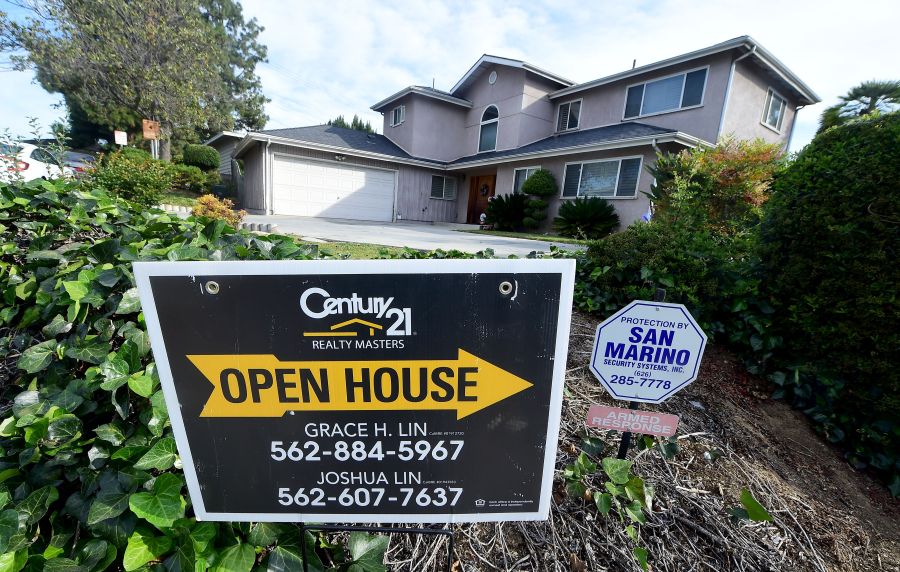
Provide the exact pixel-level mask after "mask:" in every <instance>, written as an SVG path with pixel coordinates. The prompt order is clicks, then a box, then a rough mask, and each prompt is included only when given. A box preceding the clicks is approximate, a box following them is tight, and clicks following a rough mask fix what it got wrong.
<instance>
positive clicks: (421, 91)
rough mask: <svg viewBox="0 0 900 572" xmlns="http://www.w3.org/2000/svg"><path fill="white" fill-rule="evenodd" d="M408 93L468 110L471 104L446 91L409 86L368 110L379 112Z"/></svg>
mask: <svg viewBox="0 0 900 572" xmlns="http://www.w3.org/2000/svg"><path fill="white" fill-rule="evenodd" d="M410 93H414V94H417V95H424V96H425V97H431V98H433V99H438V100H440V101H446V102H447V103H452V104H454V105H458V106H460V107H465V108H466V109H469V108H471V107H472V102H471V101H468V100H466V99H461V98H459V97H453V96H452V95H450V94H449V93H447V92H446V91H441V90H439V89H434V88H432V87H425V86H422V85H411V86H409V87H405V88H403V89H401V90H400V91H398V92H397V93H395V94H394V95H391V96H388V97H386V98H385V99H382V100H381V101H379V102H378V103H376V104H375V105H373V106H372V107H370V108H369V109H371V110H372V111H381V110H382V109H383V108H384V107H386V106H388V105H390V104H391V103H393V102H395V101H397V100H398V99H400V98H401V97H404V96H406V95H409V94H410Z"/></svg>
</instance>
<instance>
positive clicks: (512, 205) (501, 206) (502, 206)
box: [484, 193, 528, 230]
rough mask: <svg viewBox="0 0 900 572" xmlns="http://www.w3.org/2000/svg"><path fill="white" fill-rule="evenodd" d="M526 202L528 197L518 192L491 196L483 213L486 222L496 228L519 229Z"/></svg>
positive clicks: (523, 216)
mask: <svg viewBox="0 0 900 572" xmlns="http://www.w3.org/2000/svg"><path fill="white" fill-rule="evenodd" d="M527 202H528V197H527V196H525V195H523V194H520V193H513V194H510V195H497V196H495V197H492V198H491V200H490V201H489V202H488V206H487V209H486V210H485V213H484V214H485V217H486V222H487V223H488V224H492V225H494V228H496V229H497V230H519V229H520V228H521V227H522V219H524V218H525V205H526V203H527Z"/></svg>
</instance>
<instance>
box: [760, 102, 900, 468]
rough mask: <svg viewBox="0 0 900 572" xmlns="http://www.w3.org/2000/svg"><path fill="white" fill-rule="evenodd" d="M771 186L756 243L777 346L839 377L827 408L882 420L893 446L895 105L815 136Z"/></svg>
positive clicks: (899, 146)
mask: <svg viewBox="0 0 900 572" xmlns="http://www.w3.org/2000/svg"><path fill="white" fill-rule="evenodd" d="M774 191H775V192H774V194H773V198H772V200H771V201H770V202H769V204H768V205H767V208H766V215H765V219H764V222H763V225H762V228H761V232H760V248H759V250H760V256H761V259H762V264H763V266H762V268H763V272H764V274H763V284H764V286H765V288H766V291H767V292H768V293H770V295H771V297H772V300H773V302H774V304H775V305H776V307H777V309H778V314H777V317H778V321H777V324H778V326H779V327H780V328H781V330H782V331H783V332H784V338H785V349H786V353H787V354H788V355H789V356H791V358H792V359H793V360H794V362H795V363H797V365H799V366H802V369H803V371H805V372H809V373H814V374H815V375H817V376H819V377H820V378H821V379H831V380H833V382H832V383H831V384H830V385H831V386H834V385H835V384H840V386H841V387H840V389H839V391H838V392H837V394H836V396H835V397H836V399H835V400H834V406H835V408H836V409H835V412H834V413H835V414H836V415H838V416H840V415H843V414H847V415H852V414H855V413H858V412H861V411H863V412H866V414H867V415H869V416H872V417H873V418H874V417H878V416H880V417H882V418H885V419H888V420H890V423H891V425H892V427H893V434H894V436H893V439H894V444H893V445H892V446H893V447H894V454H895V455H897V454H898V453H900V434H898V433H900V371H898V369H897V365H898V364H900V327H898V324H900V298H898V295H897V289H898V285H900V263H898V260H900V114H898V113H893V114H889V115H885V116H882V117H880V118H877V119H872V120H866V121H858V122H853V123H851V124H848V125H845V126H841V127H835V128H833V129H829V130H828V131H826V132H824V133H822V134H820V135H818V136H817V137H816V138H815V139H814V140H813V142H812V143H810V144H809V145H808V146H807V147H806V148H805V149H804V150H803V151H802V152H801V153H800V154H799V155H798V156H797V158H796V159H795V160H794V161H793V162H792V163H791V164H790V165H789V166H788V167H787V169H785V170H784V172H782V173H781V174H780V175H779V176H778V177H777V178H776V180H775V183H774ZM845 429H846V427H845ZM889 433H890V431H889ZM897 468H898V469H900V465H898V466H897Z"/></svg>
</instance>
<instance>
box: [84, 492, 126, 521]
mask: <svg viewBox="0 0 900 572" xmlns="http://www.w3.org/2000/svg"><path fill="white" fill-rule="evenodd" d="M130 497H131V493H129V492H125V491H122V490H121V489H117V488H109V489H104V490H101V491H100V493H99V494H97V498H96V499H94V502H93V504H91V510H90V512H88V518H87V523H88V526H90V525H92V524H97V523H98V522H100V521H103V520H107V519H110V518H115V517H117V516H119V515H120V514H122V513H123V512H125V509H127V508H128V500H129V498H130Z"/></svg>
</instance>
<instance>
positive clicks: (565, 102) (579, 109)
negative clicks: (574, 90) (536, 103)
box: [556, 97, 584, 133]
mask: <svg viewBox="0 0 900 572" xmlns="http://www.w3.org/2000/svg"><path fill="white" fill-rule="evenodd" d="M573 103H578V104H579V106H578V125H576V126H575V127H569V118H568V115H569V114H568V113H566V116H567V117H566V128H565V129H557V130H556V132H557V133H565V132H567V131H576V130H578V129H580V128H581V112H582V111H584V98H583V97H581V98H579V99H571V100H569V101H564V102H562V103H560V104H559V106H558V107H557V108H556V126H557V127H559V115H560V114H561V113H562V108H563V105H568V106H569V109H572V107H571V105H572V104H573Z"/></svg>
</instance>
